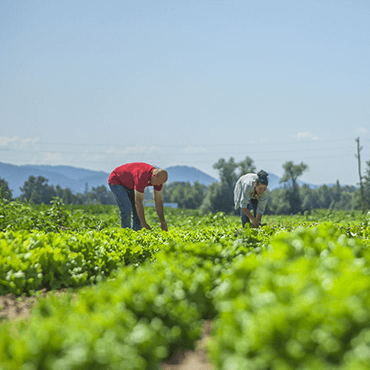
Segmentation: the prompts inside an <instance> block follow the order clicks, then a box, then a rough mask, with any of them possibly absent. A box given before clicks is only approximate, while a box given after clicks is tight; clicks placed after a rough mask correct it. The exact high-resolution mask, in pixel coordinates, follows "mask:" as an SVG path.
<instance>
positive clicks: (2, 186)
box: [0, 178, 12, 200]
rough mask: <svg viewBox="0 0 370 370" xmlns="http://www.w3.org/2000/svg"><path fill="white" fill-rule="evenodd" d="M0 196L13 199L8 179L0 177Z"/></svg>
mask: <svg viewBox="0 0 370 370" xmlns="http://www.w3.org/2000/svg"><path fill="white" fill-rule="evenodd" d="M0 198H3V199H6V200H10V199H12V191H11V190H10V188H9V184H8V181H6V180H5V179H2V178H0Z"/></svg>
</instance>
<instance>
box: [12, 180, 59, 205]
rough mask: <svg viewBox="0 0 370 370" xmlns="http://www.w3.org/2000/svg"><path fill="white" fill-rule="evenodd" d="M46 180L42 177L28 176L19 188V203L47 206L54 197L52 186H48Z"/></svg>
mask: <svg viewBox="0 0 370 370" xmlns="http://www.w3.org/2000/svg"><path fill="white" fill-rule="evenodd" d="M48 181H49V180H48V179H46V178H45V177H43V176H38V177H35V176H30V177H29V178H28V180H27V181H25V183H24V185H23V187H21V188H20V189H21V191H22V194H21V195H20V197H19V199H20V200H21V201H29V202H31V203H35V204H41V203H44V204H49V203H50V202H51V201H52V200H53V197H55V196H56V191H55V189H54V186H52V185H48Z"/></svg>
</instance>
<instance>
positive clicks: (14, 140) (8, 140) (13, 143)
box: [0, 136, 39, 149]
mask: <svg viewBox="0 0 370 370" xmlns="http://www.w3.org/2000/svg"><path fill="white" fill-rule="evenodd" d="M38 141H39V139H38V138H27V139H21V138H19V137H18V136H13V137H6V136H0V147H3V146H8V147H10V148H16V149H24V148H29V147H30V146H31V147H34V146H35V144H36V143H37V142H38Z"/></svg>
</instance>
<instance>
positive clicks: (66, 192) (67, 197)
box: [0, 176, 115, 204]
mask: <svg viewBox="0 0 370 370" xmlns="http://www.w3.org/2000/svg"><path fill="white" fill-rule="evenodd" d="M48 182H49V180H48V179H46V178H45V177H43V176H38V177H35V176H29V178H28V180H26V181H25V182H24V184H23V187H21V188H20V190H21V191H22V193H21V195H20V196H19V197H18V198H17V199H18V200H19V201H21V202H30V203H34V204H42V203H44V204H50V202H51V201H52V200H53V198H54V197H58V198H60V199H62V200H63V202H64V203H65V204H115V201H114V198H113V195H112V194H111V192H110V191H108V189H107V188H106V186H104V185H101V186H97V187H92V188H91V189H90V188H89V186H88V184H87V183H86V184H85V191H84V192H83V193H77V194H73V193H72V190H71V189H69V188H62V187H61V186H59V185H57V186H55V187H54V185H49V184H48ZM0 192H1V197H2V198H5V199H7V200H12V199H13V197H12V191H11V190H10V188H9V184H8V182H7V181H6V180H4V179H1V178H0Z"/></svg>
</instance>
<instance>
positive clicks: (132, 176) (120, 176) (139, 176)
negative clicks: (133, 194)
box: [108, 162, 163, 193]
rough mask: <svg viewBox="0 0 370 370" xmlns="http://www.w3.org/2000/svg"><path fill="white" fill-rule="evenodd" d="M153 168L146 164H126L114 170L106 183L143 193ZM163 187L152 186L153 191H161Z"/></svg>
mask: <svg viewBox="0 0 370 370" xmlns="http://www.w3.org/2000/svg"><path fill="white" fill-rule="evenodd" d="M153 170H154V167H153V166H151V165H150V164H147V163H142V162H135V163H127V164H124V165H122V166H119V167H117V168H115V169H114V170H113V171H112V173H111V174H110V175H109V178H108V183H109V184H111V185H123V186H124V187H126V188H128V189H135V190H137V191H138V192H140V193H144V189H145V188H146V187H147V186H153V185H150V184H149V181H150V179H151V177H152V172H153ZM162 186H163V185H156V186H154V190H158V191H161V190H162Z"/></svg>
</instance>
